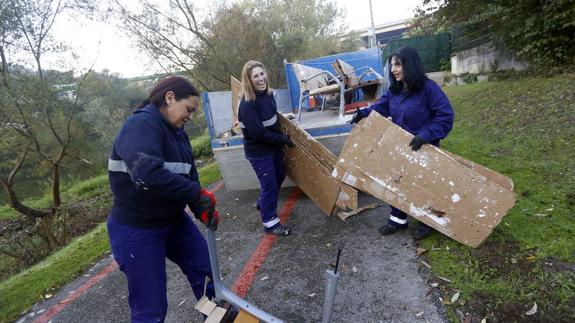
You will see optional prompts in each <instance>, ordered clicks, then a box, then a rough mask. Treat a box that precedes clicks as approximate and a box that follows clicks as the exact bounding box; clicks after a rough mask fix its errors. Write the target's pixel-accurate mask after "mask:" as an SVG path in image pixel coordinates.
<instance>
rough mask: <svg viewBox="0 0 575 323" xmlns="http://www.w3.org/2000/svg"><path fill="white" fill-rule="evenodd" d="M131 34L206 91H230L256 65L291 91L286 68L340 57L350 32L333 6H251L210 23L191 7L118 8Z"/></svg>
mask: <svg viewBox="0 0 575 323" xmlns="http://www.w3.org/2000/svg"><path fill="white" fill-rule="evenodd" d="M116 5H117V7H118V12H119V13H120V16H121V18H122V23H123V26H124V27H125V28H126V29H127V30H128V32H129V33H130V34H132V35H133V36H134V38H135V40H136V42H137V45H138V47H140V48H141V49H142V50H144V51H146V52H148V53H150V55H151V56H152V57H154V58H155V59H156V60H157V62H158V63H159V64H161V65H162V66H163V67H164V68H165V69H166V70H181V71H185V72H186V73H187V74H188V75H189V76H190V77H191V78H193V79H194V81H195V82H196V83H197V84H199V85H200V86H201V87H202V88H203V89H205V90H222V89H229V76H230V75H235V76H236V77H237V76H239V75H240V72H241V68H242V66H243V64H244V63H245V62H246V61H247V60H249V59H257V60H260V61H262V62H263V63H264V64H266V66H267V67H268V69H269V75H270V79H271V81H272V84H273V85H274V86H279V85H283V82H284V67H283V60H284V59H286V60H288V61H293V60H297V59H303V58H308V57H313V56H320V55H324V54H328V53H333V52H337V51H338V50H339V49H341V47H340V46H341V45H340V43H339V42H338V41H337V39H336V36H337V35H338V33H339V32H341V31H342V29H343V25H342V23H341V20H340V18H339V17H341V16H342V14H341V12H340V10H339V9H338V8H337V7H336V6H335V5H334V4H333V3H332V2H329V1H327V0H315V1H305V0H266V1H255V0H244V1H241V2H238V3H233V4H226V3H223V4H220V5H213V7H212V8H211V10H210V15H209V16H204V17H202V15H201V11H200V8H197V7H195V6H194V5H193V4H191V3H190V2H188V1H187V0H170V1H169V2H168V5H167V6H165V7H161V6H160V5H158V4H153V3H151V2H148V1H144V2H143V3H142V4H141V8H140V10H139V11H138V10H130V9H128V8H127V7H126V6H124V5H122V4H121V3H120V2H119V1H118V0H116Z"/></svg>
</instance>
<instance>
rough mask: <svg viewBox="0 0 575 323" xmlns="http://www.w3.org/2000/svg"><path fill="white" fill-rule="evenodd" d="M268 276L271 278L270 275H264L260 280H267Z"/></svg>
mask: <svg viewBox="0 0 575 323" xmlns="http://www.w3.org/2000/svg"><path fill="white" fill-rule="evenodd" d="M268 278H270V276H265V277H263V278H262V279H260V280H266V279H268Z"/></svg>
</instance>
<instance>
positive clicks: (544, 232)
mask: <svg viewBox="0 0 575 323" xmlns="http://www.w3.org/2000/svg"><path fill="white" fill-rule="evenodd" d="M445 91H446V94H447V95H448V97H449V98H450V101H451V103H452V105H453V107H454V109H455V115H456V120H455V125H454V129H453V131H452V132H451V134H450V135H449V137H448V138H447V139H446V140H445V141H444V142H443V143H442V146H443V147H444V148H445V149H447V150H449V151H452V152H454V153H456V154H458V155H461V156H463V157H465V158H468V159H470V160H473V161H475V162H477V163H480V164H482V165H485V166H487V167H489V168H491V169H493V170H496V171H498V172H500V173H503V174H505V175H507V176H509V177H511V178H512V179H513V181H514V183H515V193H516V195H517V203H516V204H515V207H514V208H513V209H511V210H510V212H509V213H508V214H507V215H506V216H505V217H504V218H503V221H502V223H501V224H499V226H497V227H496V228H495V230H494V232H493V233H492V234H491V236H490V237H489V238H488V239H487V240H486V241H485V242H484V243H483V244H482V245H481V246H480V247H479V248H476V249H471V248H468V247H465V246H463V245H461V244H458V243H456V242H454V241H452V240H450V239H448V238H445V237H444V236H442V235H440V234H435V235H433V236H432V237H431V238H429V239H427V240H425V241H423V243H422V246H423V247H424V248H425V249H427V250H428V252H427V253H426V254H425V257H426V258H427V262H428V263H429V264H430V265H431V266H432V271H433V272H434V273H435V274H436V275H439V276H442V277H445V278H448V279H450V280H452V281H453V283H447V282H445V281H443V280H441V279H437V280H436V281H434V282H438V283H439V284H440V286H439V288H440V289H441V292H442V295H443V299H444V300H445V301H446V304H448V305H447V307H448V308H449V309H450V310H449V313H450V320H451V321H453V322H459V321H460V317H462V316H463V317H464V316H465V315H466V313H469V315H468V316H470V317H472V318H473V320H474V321H475V320H477V322H479V321H480V320H482V319H483V318H486V319H487V322H520V321H546V322H562V321H565V322H568V321H570V322H574V321H575V238H574V233H575V162H574V160H575V149H574V148H573V144H574V143H575V139H574V138H575V75H574V74H566V75H560V76H555V77H553V78H535V77H531V78H526V79H521V80H513V81H498V82H483V83H476V84H469V85H464V86H458V87H448V88H446V89H445ZM457 291H459V292H460V294H459V295H460V297H459V298H458V300H456V301H455V302H454V303H453V304H452V303H451V302H450V300H451V299H452V297H453V295H454V294H455V293H456V292H457ZM535 303H536V304H537V308H538V310H537V313H535V314H533V315H527V314H526V313H527V312H528V311H529V310H530V309H532V308H533V305H534V304H535Z"/></svg>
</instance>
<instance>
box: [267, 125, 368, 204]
mask: <svg viewBox="0 0 575 323" xmlns="http://www.w3.org/2000/svg"><path fill="white" fill-rule="evenodd" d="M278 118H279V123H280V127H281V128H282V131H283V132H284V133H286V134H289V135H290V137H291V139H292V141H293V142H294V144H295V145H296V147H295V148H286V149H285V150H284V160H285V163H286V173H287V176H288V177H289V178H290V179H291V180H292V181H294V182H295V183H296V184H297V185H298V186H299V187H300V188H301V190H302V191H303V192H304V193H305V194H306V195H307V196H308V197H309V198H310V199H311V200H312V201H314V202H315V203H316V204H317V205H318V206H319V207H320V209H321V210H322V211H323V212H324V213H325V214H327V215H331V214H332V213H333V211H334V207H335V206H337V207H339V208H341V209H344V210H349V209H352V210H355V209H357V208H358V205H357V190H356V189H354V188H353V187H350V186H348V185H346V184H344V183H342V182H340V181H338V180H336V179H334V178H333V177H331V172H332V170H333V167H334V166H335V163H336V161H337V157H336V156H335V155H334V154H333V153H332V152H330V151H329V150H328V149H327V148H325V147H324V146H323V145H322V144H320V143H319V142H317V141H316V140H315V139H314V138H313V137H312V136H311V135H309V134H308V133H307V132H305V131H304V130H303V129H301V128H299V127H297V126H295V125H294V124H292V123H291V122H290V121H289V120H288V119H287V118H286V117H284V116H283V115H281V114H278Z"/></svg>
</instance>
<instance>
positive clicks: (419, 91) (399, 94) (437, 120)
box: [351, 47, 454, 239]
mask: <svg viewBox="0 0 575 323" xmlns="http://www.w3.org/2000/svg"><path fill="white" fill-rule="evenodd" d="M387 63H388V65H389V66H390V69H389V79H390V86H389V90H388V91H387V92H386V93H385V94H384V95H383V96H382V97H381V99H380V100H379V101H378V102H377V103H375V104H374V105H372V106H370V107H369V108H366V109H363V110H357V112H356V114H355V115H354V116H353V118H352V119H351V123H357V122H358V121H359V120H361V119H363V118H365V117H367V116H368V115H369V114H370V113H371V111H372V110H375V111H377V112H379V113H380V114H381V115H383V116H384V117H391V120H392V121H393V123H395V124H396V125H398V126H400V127H401V128H403V129H404V130H406V131H408V132H409V133H411V134H413V135H414V137H413V139H412V140H411V142H410V143H409V146H410V147H411V148H412V149H413V150H415V151H417V150H419V149H420V148H421V146H423V145H424V144H432V145H434V146H439V141H440V140H441V139H443V138H445V137H446V136H447V134H448V133H449V131H451V128H452V126H453V118H454V114H453V108H452V107H451V104H450V103H449V100H448V99H447V96H446V95H445V93H443V91H442V90H441V88H440V87H439V86H438V85H437V84H436V83H435V82H433V81H432V80H430V79H428V78H427V76H425V72H424V69H423V64H422V63H421V59H420V58H419V54H418V53H417V51H416V50H415V49H414V48H411V47H402V48H399V49H398V50H396V51H394V52H392V53H391V55H389V58H388V59H387ZM405 228H407V215H406V214H405V213H404V212H402V211H401V210H399V209H397V208H394V207H393V206H391V214H390V216H389V220H388V221H387V223H386V224H384V225H383V226H381V227H380V228H379V232H380V233H381V234H382V235H390V234H393V233H395V232H397V231H399V230H401V229H405ZM431 232H432V229H431V227H429V226H427V225H425V224H424V223H421V224H420V226H419V228H418V229H417V230H416V231H415V232H414V233H413V235H414V237H415V238H416V239H423V238H425V237H427V236H428V235H429V234H430V233H431Z"/></svg>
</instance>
